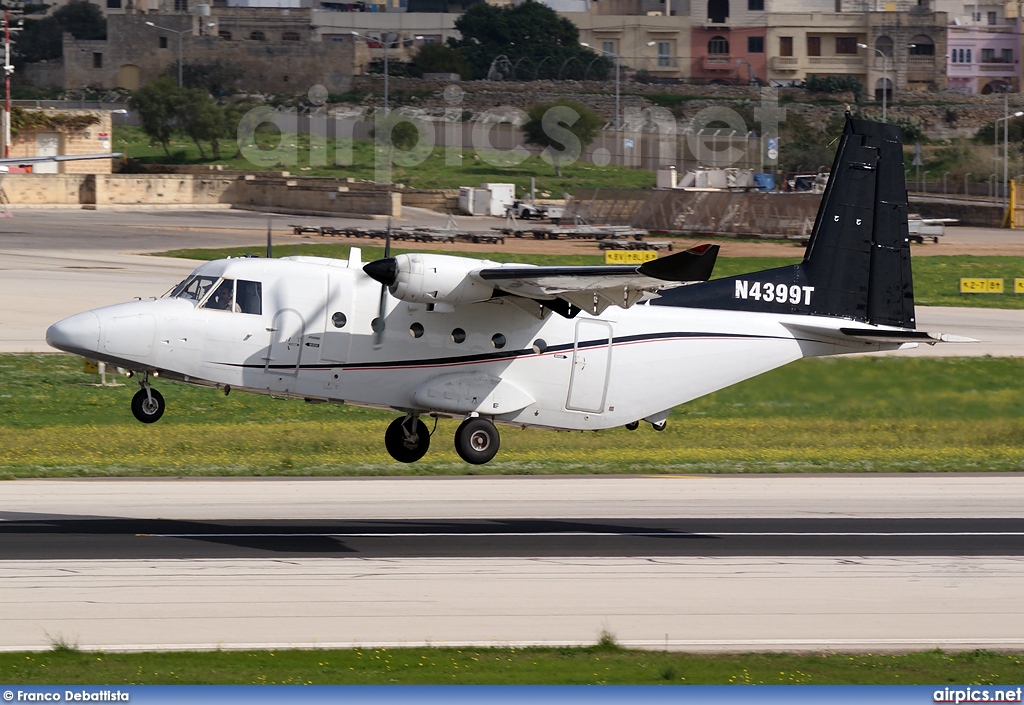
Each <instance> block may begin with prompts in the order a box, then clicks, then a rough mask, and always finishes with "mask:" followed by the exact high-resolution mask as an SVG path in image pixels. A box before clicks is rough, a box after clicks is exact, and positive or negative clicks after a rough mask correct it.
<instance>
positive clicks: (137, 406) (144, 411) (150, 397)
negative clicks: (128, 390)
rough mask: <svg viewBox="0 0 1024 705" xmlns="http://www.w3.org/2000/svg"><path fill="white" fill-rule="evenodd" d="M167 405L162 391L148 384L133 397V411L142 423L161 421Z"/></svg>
mask: <svg viewBox="0 0 1024 705" xmlns="http://www.w3.org/2000/svg"><path fill="white" fill-rule="evenodd" d="M165 408H167V405H166V404H165V403H164V398H163V396H162V395H161V394H160V392H158V391H156V390H155V389H153V388H152V387H150V386H149V385H148V384H147V385H145V386H144V387H143V388H142V389H140V390H139V391H137V392H136V393H135V396H134V397H132V413H133V414H134V415H135V418H137V419H138V420H139V421H141V422H142V423H153V422H154V421H159V420H160V417H161V416H163V415H164V409H165Z"/></svg>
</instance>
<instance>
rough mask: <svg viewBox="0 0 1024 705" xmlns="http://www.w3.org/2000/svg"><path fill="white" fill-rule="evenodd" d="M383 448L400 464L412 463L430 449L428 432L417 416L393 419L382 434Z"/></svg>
mask: <svg viewBox="0 0 1024 705" xmlns="http://www.w3.org/2000/svg"><path fill="white" fill-rule="evenodd" d="M384 447H385V448H387V449H388V453H390V454H391V457H392V458H394V459H395V460H397V461H398V462H400V463H414V462H416V461H417V460H419V459H420V458H422V457H423V456H424V455H425V454H426V452H427V449H428V448H429V447H430V432H429V431H427V425H426V424H425V423H423V422H422V421H420V417H419V416H413V415H412V414H410V415H408V416H403V417H402V418H400V419H395V420H394V421H392V422H391V425H390V426H388V430H387V431H386V432H385V433H384Z"/></svg>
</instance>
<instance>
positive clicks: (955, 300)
mask: <svg viewBox="0 0 1024 705" xmlns="http://www.w3.org/2000/svg"><path fill="white" fill-rule="evenodd" d="M372 242H379V240H378V241H372ZM352 246H356V247H360V248H361V249H362V252H363V261H370V260H372V259H375V258H378V257H383V256H384V249H383V247H378V246H373V245H370V246H366V245H363V244H362V243H359V244H354V243H353V242H352V241H348V242H344V243H302V244H289V245H283V246H279V247H278V248H277V249H276V250H275V253H274V254H275V256H277V257H287V256H291V255H309V256H316V257H338V258H342V259H344V258H347V257H348V251H349V248H350V247H352ZM726 247H728V245H727V244H726ZM392 251H393V252H394V253H395V254H399V253H402V252H406V251H408V250H403V249H402V248H400V247H395V248H393V250H392ZM416 251H418V252H423V251H424V250H416ZM265 252H266V248H265V247H236V248H230V249H191V250H172V251H170V252H166V253H163V254H164V255H166V256H171V257H184V258H186V259H201V260H210V259H220V258H222V257H241V256H244V255H262V254H263V253H265ZM445 254H461V255H464V256H466V257H478V258H480V257H486V258H487V259H491V260H494V261H497V262H524V263H527V264H537V265H595V264H600V263H602V262H603V261H604V260H603V257H602V255H544V254H505V253H488V254H486V255H481V254H480V253H472V252H447V253H445ZM801 257H802V253H799V254H796V253H795V254H794V256H793V257H720V258H719V259H718V262H717V263H716V264H715V274H714V277H713V278H719V277H728V276H733V275H735V274H743V273H744V272H754V271H757V270H759V269H768V268H770V267H781V266H783V265H787V264H793V263H794V262H799V261H800V258H801ZM913 271H914V301H915V303H916V304H917V305H918V306H967V307H980V308H1012V309H1021V308H1024V294H1014V293H1012V292H1013V280H1014V279H1015V278H1024V257H975V256H971V255H957V256H948V257H947V256H927V257H915V258H914V259H913ZM961 277H986V278H987V277H996V278H1002V279H1004V280H1005V281H1004V285H1005V286H1004V290H1005V291H1007V292H1008V293H1005V294H961V293H959V289H960V278H961Z"/></svg>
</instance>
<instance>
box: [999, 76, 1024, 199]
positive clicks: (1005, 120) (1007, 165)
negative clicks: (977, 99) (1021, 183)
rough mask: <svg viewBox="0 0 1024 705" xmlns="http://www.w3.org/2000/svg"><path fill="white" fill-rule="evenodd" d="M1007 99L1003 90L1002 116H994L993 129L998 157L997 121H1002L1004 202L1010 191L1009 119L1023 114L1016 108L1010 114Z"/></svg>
mask: <svg viewBox="0 0 1024 705" xmlns="http://www.w3.org/2000/svg"><path fill="white" fill-rule="evenodd" d="M1008 103H1009V99H1008V97H1007V95H1006V92H1005V91H1004V92H1003V117H1001V118H996V122H995V129H994V130H993V132H994V133H995V134H994V138H995V143H996V159H999V122H1000V121H1002V123H1003V198H1004V199H1005V200H1006V203H1007V204H1009V202H1010V192H1009V190H1008V189H1009V184H1008V183H1007V182H1008V180H1009V179H1008V178H1007V177H1008V172H1009V168H1010V146H1009V145H1010V139H1009V137H1010V119H1011V118H1015V117H1020V116H1021V115H1024V111H1021V110H1018V111H1017V112H1015V113H1014V114H1013V115H1010V107H1009V105H1008Z"/></svg>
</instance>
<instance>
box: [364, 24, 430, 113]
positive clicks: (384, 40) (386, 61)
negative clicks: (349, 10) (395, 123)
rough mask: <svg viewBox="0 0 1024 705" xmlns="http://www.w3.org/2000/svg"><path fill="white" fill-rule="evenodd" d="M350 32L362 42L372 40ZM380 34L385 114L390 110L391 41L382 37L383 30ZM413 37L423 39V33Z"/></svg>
mask: <svg viewBox="0 0 1024 705" xmlns="http://www.w3.org/2000/svg"><path fill="white" fill-rule="evenodd" d="M351 34H352V36H353V37H358V38H359V39H362V40H363V41H364V42H370V41H372V40H371V39H370V38H369V37H367V36H366V35H365V34H360V33H359V32H357V31H355V30H352V31H351ZM380 36H381V44H383V45H384V114H385V115H387V114H388V113H389V112H390V108H389V106H388V74H389V71H388V56H390V52H389V51H388V49H389V47H390V45H391V42H390V41H388V40H387V39H385V38H384V33H383V32H381V35H380ZM413 39H423V35H421V34H417V35H416V36H415V37H413Z"/></svg>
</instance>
